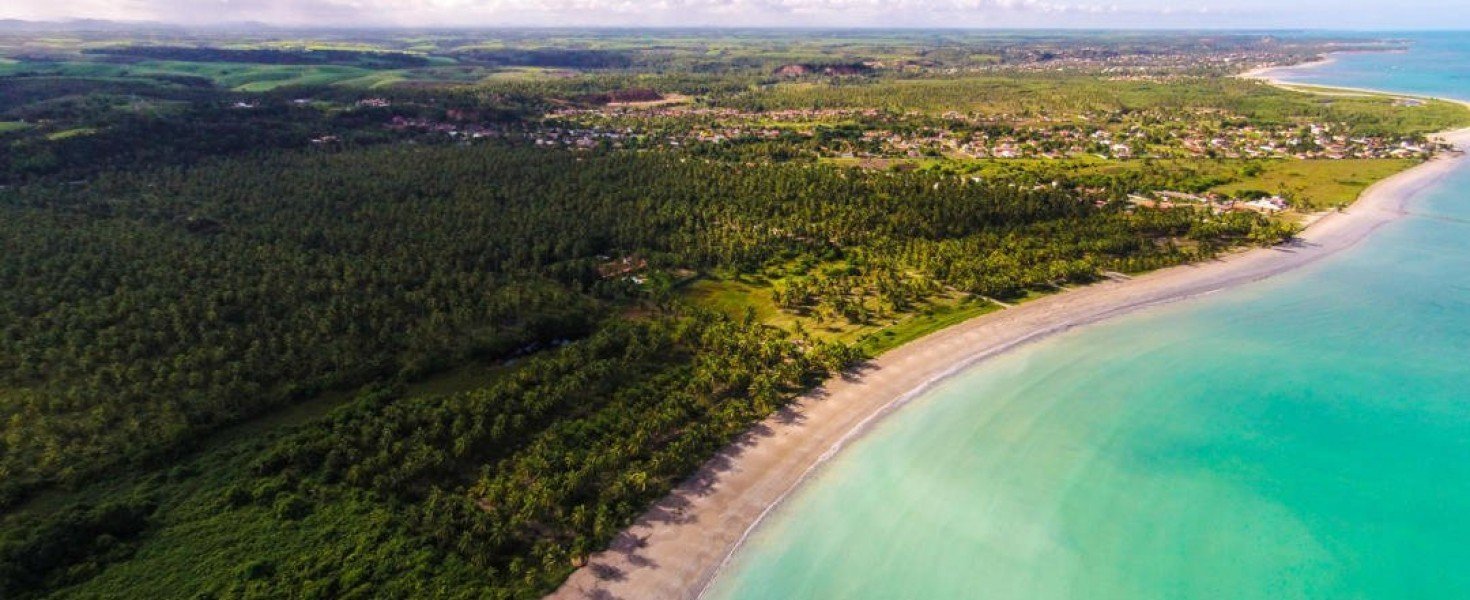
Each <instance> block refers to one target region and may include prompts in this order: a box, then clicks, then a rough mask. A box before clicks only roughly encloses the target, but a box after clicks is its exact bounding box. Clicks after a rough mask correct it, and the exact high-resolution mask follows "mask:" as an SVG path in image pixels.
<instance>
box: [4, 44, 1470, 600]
mask: <svg viewBox="0 0 1470 600" xmlns="http://www.w3.org/2000/svg"><path fill="white" fill-rule="evenodd" d="M363 35H364V36H367V37H365V38H364V39H365V40H367V41H362V40H356V41H354V40H347V41H345V42H344V41H343V40H341V39H338V38H333V39H334V40H335V41H337V42H342V43H344V44H347V43H351V44H352V46H351V47H353V48H376V50H358V49H354V50H335V49H323V50H311V51H306V50H302V49H301V42H300V40H297V39H290V40H266V41H262V40H255V39H250V40H232V41H233V42H234V43H232V44H226V43H225V41H223V40H205V41H207V42H209V43H203V42H201V41H200V40H196V39H192V38H187V39H172V38H169V37H168V36H164V35H161V36H160V39H159V40H156V43H158V44H159V45H155V46H140V45H137V44H136V43H133V41H131V40H117V39H109V40H101V39H91V38H87V42H86V44H83V46H85V47H86V48H94V49H95V50H94V51H89V52H85V53H84V52H83V51H82V50H83V49H85V48H81V47H65V48H61V49H58V48H57V46H56V45H55V44H56V42H54V41H53V40H52V39H51V38H46V37H43V36H30V37H22V38H19V39H18V41H17V40H15V39H11V38H4V37H0V50H4V49H6V48H17V49H18V50H16V51H13V52H11V55H12V56H15V57H16V58H13V59H6V60H5V61H3V62H0V147H3V148H5V150H6V151H5V152H0V252H3V254H0V598H6V599H9V598H19V599H26V598H41V597H59V598H66V597H74V598H98V597H109V598H110V597H167V598H173V597H191V598H279V597H305V598H381V597H413V598H419V597H456V598H483V597H491V598H532V597H537V596H539V595H540V594H543V593H545V592H547V591H548V590H550V589H552V588H554V587H555V586H556V585H557V584H558V583H559V582H560V581H562V580H563V579H564V578H565V576H566V575H567V574H568V573H569V572H571V570H573V569H575V568H578V567H579V566H582V565H584V564H585V561H586V558H587V556H588V555H590V554H591V553H593V552H595V551H597V550H598V549H600V548H603V547H605V546H606V545H607V544H608V543H609V542H610V540H612V539H613V536H614V535H616V534H617V532H619V531H620V530H621V529H622V528H624V527H625V526H626V525H627V524H628V523H629V522H631V520H632V519H633V518H635V517H636V516H637V515H639V514H640V513H641V512H642V511H643V510H645V509H646V507H648V506H649V504H650V503H651V502H653V501H654V500H656V499H657V498H660V497H662V496H663V495H664V494H666V493H667V492H668V490H670V489H671V488H672V487H673V486H675V485H676V484H678V483H679V482H680V481H681V480H682V479H683V478H684V477H687V476H688V475H689V474H690V473H692V472H694V470H695V469H696V468H697V466H698V465H700V464H701V463H702V462H703V461H705V460H706V459H707V458H708V457H710V456H712V455H713V454H714V453H715V452H716V451H717V450H718V449H720V448H722V447H724V446H725V445H726V444H728V443H730V442H731V440H733V439H735V438H736V436H738V435H739V434H741V433H742V432H746V431H750V428H751V426H752V425H754V424H755V423H757V422H758V421H759V420H761V419H763V418H765V417H767V416H769V415H771V414H772V413H773V412H775V411H776V410H778V409H779V408H781V407H782V406H784V405H785V404H786V403H788V402H790V401H791V400H792V399H793V398H796V397H797V396H798V395H800V394H802V393H804V392H806V391H808V390H811V389H813V388H814V387H815V386H818V385H820V384H821V383H822V382H823V381H824V380H826V378H828V377H832V376H835V375H837V374H839V373H841V372H843V371H844V370H846V369H851V368H854V367H857V366H860V365H861V363H862V361H864V360H865V359H866V358H868V357H869V356H870V352H872V351H876V350H875V349H877V350H881V349H883V348H885V347H891V346H884V345H883V344H881V343H865V342H864V338H862V337H861V336H864V335H870V334H869V333H862V332H878V331H886V332H888V333H889V334H893V329H897V328H901V327H904V326H906V325H907V324H911V323H912V322H914V321H918V320H921V319H922V318H924V317H933V316H934V315H935V314H937V313H942V312H943V311H946V310H949V311H954V312H950V313H945V314H947V315H950V316H955V315H958V317H963V316H968V315H974V314H982V313H983V312H987V311H990V310H998V309H999V308H1000V307H1001V306H1002V305H1003V304H1008V303H1010V302H1015V301H1024V300H1026V299H1028V298H1031V297H1034V296H1036V295H1039V294H1046V293H1055V292H1058V291H1060V290H1062V289H1064V288H1065V287H1067V286H1070V285H1075V284H1085V283H1088V282H1092V281H1095V280H1097V279H1099V278H1102V277H1108V276H1116V274H1117V273H1135V272H1141V271H1146V270H1150V269H1156V268H1161V267H1166V266H1170V265H1176V264H1181V263H1186V262H1189V261H1197V260H1204V259H1208V258H1210V257H1212V256H1216V255H1218V254H1219V253H1221V252H1226V251H1229V250H1230V249H1233V248H1237V247H1241V246H1245V245H1256V244H1261V245H1268V244H1274V243H1279V242H1281V241H1283V240H1285V239H1287V238H1289V237H1290V236H1291V235H1292V234H1293V233H1294V232H1295V231H1296V226H1295V225H1294V224H1293V223H1292V222H1290V221H1289V220H1287V219H1282V218H1277V217H1271V216H1266V215H1263V214H1258V213H1256V212H1248V211H1211V210H1208V209H1207V208H1201V207H1197V206H1178V207H1172V208H1171V207H1150V206H1140V205H1135V204H1133V203H1130V201H1129V197H1130V196H1132V195H1135V194H1137V193H1139V192H1143V191H1149V190H1159V189H1174V190H1185V191H1193V192H1205V191H1207V190H1210V189H1215V188H1217V187H1219V186H1222V185H1226V184H1234V185H1238V186H1242V187H1245V188H1246V189H1248V190H1249V193H1251V194H1253V195H1255V196H1263V195H1267V194H1268V192H1265V191H1259V190H1254V189H1249V186H1250V185H1251V184H1253V183H1254V181H1255V180H1253V179H1252V178H1253V177H1256V176H1257V175H1260V174H1261V173H1263V172H1267V171H1268V170H1267V169H1266V168H1265V167H1263V166H1262V165H1261V164H1260V162H1259V161H1246V160H1244V159H1241V160H1235V161H1225V160H1216V159H1213V158H1208V159H1207V158H1197V159H1196V158H1189V159H1178V160H1168V161H1166V160H1155V159H1153V158H1143V159H1140V160H1130V161H1123V160H1112V159H1109V158H1107V157H1092V156H1090V155H1089V156H1083V157H1072V158H1069V159H1067V160H1058V161H1033V162H1023V161H1013V162H1005V161H990V160H983V161H982V160H969V159H959V158H952V157H947V156H945V155H943V154H942V153H938V152H933V153H929V154H923V153H920V152H918V151H915V152H914V155H913V156H907V155H906V156H905V158H906V159H912V161H914V162H892V163H881V164H885V165H889V164H891V166H889V167H875V166H873V165H863V164H860V163H858V162H842V161H840V160H834V159H833V158H834V157H832V156H831V154H832V152H831V151H832V149H833V148H837V147H839V146H840V144H842V143H846V142H854V143H856V142H859V141H863V140H864V139H865V136H867V137H868V138H875V137H877V136H878V134H879V133H881V135H882V136H888V135H894V136H902V135H931V134H932V135H939V133H940V132H944V133H946V134H948V133H953V132H964V133H965V134H966V135H971V134H974V135H986V136H994V137H996V138H1000V137H1005V136H1016V135H1020V134H1022V133H1023V132H1024V131H1026V129H1025V128H1027V127H1033V126H1035V124H1036V123H1038V122H1042V121H1043V120H1045V119H1049V118H1051V117H1050V116H1048V115H1055V116H1058V118H1061V116H1060V115H1061V113H1064V112H1066V113H1073V112H1088V111H1094V112H1096V114H1092V113H1089V114H1068V115H1067V116H1066V117H1065V118H1067V119H1072V120H1074V121H1077V122H1082V121H1089V120H1094V119H1095V120H1096V121H1097V123H1098V125H1097V126H1098V127H1099V129H1098V130H1097V131H1102V130H1103V129H1107V128H1111V129H1109V131H1114V132H1117V133H1119V135H1120V136H1122V135H1133V134H1134V133H1135V130H1134V129H1130V128H1132V127H1134V126H1135V125H1137V127H1138V129H1137V130H1136V132H1137V133H1138V134H1140V137H1139V138H1138V139H1140V140H1144V141H1147V139H1148V138H1149V136H1150V135H1151V132H1150V131H1146V130H1145V129H1144V128H1145V126H1157V127H1164V126H1165V125H1166V124H1168V123H1174V122H1179V121H1181V120H1184V119H1189V118H1198V119H1201V120H1203V119H1204V117H1200V115H1208V118H1210V119H1214V120H1216V121H1222V122H1223V121H1228V122H1230V124H1231V126H1232V127H1236V128H1237V129H1243V128H1256V127H1262V128H1264V127H1269V126H1274V125H1280V124H1285V126H1289V127H1291V128H1298V127H1300V128H1302V129H1306V128H1309V127H1310V126H1311V125H1313V124H1314V123H1313V122H1311V120H1312V119H1331V120H1332V121H1333V122H1334V123H1336V124H1340V125H1342V126H1343V127H1344V129H1343V131H1344V132H1347V131H1352V132H1354V133H1364V132H1373V131H1385V132H1391V133H1393V134H1395V135H1418V134H1420V133H1422V132H1424V131H1429V130H1432V129H1435V128H1439V127H1441V126H1443V125H1444V124H1446V123H1451V122H1457V119H1463V116H1464V115H1463V114H1461V113H1460V112H1452V111H1450V110H1449V109H1447V108H1446V107H1444V106H1438V105H1430V106H1418V107H1415V108H1414V109H1412V110H1411V109H1409V108H1406V107H1402V106H1399V105H1398V104H1397V103H1395V102H1394V101H1393V100H1391V99H1385V98H1378V99H1339V100H1335V101H1331V102H1326V101H1322V100H1320V99H1316V98H1313V97H1311V96H1308V95H1305V94H1295V93H1288V92H1283V91H1277V90H1272V89H1269V88H1266V87H1265V86H1262V85H1260V84H1255V83H1248V82H1240V81H1234V80H1230V81H1217V80H1216V79H1214V78H1211V77H1203V76H1201V75H1202V74H1204V75H1209V74H1211V73H1217V72H1220V71H1222V70H1223V69H1225V68H1227V67H1225V66H1222V65H1227V64H1233V63H1231V61H1235V60H1241V59H1242V57H1247V58H1249V57H1266V58H1270V59H1272V60H1281V61H1291V60H1297V59H1300V58H1301V57H1302V56H1303V55H1304V53H1306V52H1308V50H1309V49H1310V48H1312V47H1314V46H1312V45H1311V44H1309V43H1306V42H1302V43H1300V44H1290V45H1282V44H1280V43H1278V42H1275V41H1270V40H1260V39H1256V38H1252V37H1250V36H1242V37H1240V38H1229V39H1227V40H1226V41H1224V42H1211V43H1212V44H1219V46H1218V47H1207V46H1209V44H1202V43H1201V42H1199V41H1198V40H1192V39H1190V38H1167V39H1165V38H1157V37H1149V36H1144V37H1124V38H1118V39H1114V38H1097V39H1093V38H1086V37H1072V36H1037V37H1036V38H1034V39H1028V40H1011V39H1001V38H985V39H978V38H977V39H971V38H970V37H967V36H964V35H960V34H954V35H949V34H942V35H941V34H907V35H899V34H892V35H878V34H871V35H870V34H864V33H854V34H851V36H849V37H836V38H833V39H819V40H806V39H804V38H800V37H793V36H790V35H785V34H775V33H759V34H757V33H747V34H742V35H734V34H730V35H726V34H714V33H712V34H709V35H708V36H703V37H702V36H699V35H694V34H691V33H688V32H666V33H664V34H661V35H662V36H663V37H660V38H658V39H657V43H650V42H649V40H648V39H645V38H643V37H640V36H641V35H642V34H612V33H597V34H591V33H567V34H565V37H564V38H562V39H560V40H558V43H547V42H545V41H544V40H542V39H540V38H539V37H534V36H533V37H526V36H525V35H524V34H516V33H508V34H505V35H504V36H502V38H503V39H498V41H495V42H494V43H487V42H486V41H485V40H483V39H478V38H476V37H475V36H469V35H468V34H464V33H458V34H453V35H451V34H448V33H443V34H435V35H428V34H425V35H424V36H422V37H413V38H409V37H397V38H394V37H391V36H388V37H384V38H381V39H380V38H377V37H373V36H370V35H368V34H363ZM375 35H377V34H375ZM383 35H385V36H386V34H383ZM83 37H85V36H83ZM103 42H106V43H103ZM123 42H128V43H123ZM257 42H258V43H259V44H260V47H246V46H247V45H248V43H257ZM267 42H268V43H267ZM359 42H360V43H359ZM226 45H228V46H229V49H225V46H226ZM323 46H324V47H325V46H330V44H323ZM410 48H413V50H412V51H411V53H409V52H410V50H409V49H410ZM37 53H39V54H44V56H38V55H37ZM48 53H49V54H48ZM982 55H983V56H982ZM424 57H429V58H424ZM1119 57H1124V58H1127V57H1131V58H1129V60H1137V61H1138V63H1137V72H1138V73H1144V74H1152V73H1156V72H1158V71H1160V70H1165V71H1167V70H1168V69H1174V71H1168V73H1169V77H1171V78H1172V77H1174V76H1176V75H1179V74H1180V73H1181V72H1187V73H1188V77H1187V78H1186V79H1167V78H1166V79H1155V80H1149V81H1132V80H1116V79H1110V78H1103V77H1098V76H1097V73H1096V72H1093V73H1092V74H1091V75H1086V74H1078V72H1079V71H1084V70H1085V69H1088V68H1096V67H1097V65H1098V64H1102V63H1103V62H1106V63H1108V64H1113V63H1114V62H1115V61H1117V60H1119ZM1227 59H1228V60H1227ZM1041 64H1045V65H1047V67H1046V68H1048V69H1050V68H1053V67H1056V68H1058V69H1063V68H1064V69H1068V70H1069V71H1066V72H1057V73H1043V74H1038V73H1035V72H1031V71H1026V70H1025V69H1026V68H1027V67H1030V66H1036V65H1041ZM1178 64H1189V65H1199V64H1203V65H1206V66H1204V67H1197V66H1191V67H1188V68H1184V67H1178V66H1177V65H1178ZM996 65H1009V66H1011V67H1014V68H1015V69H1017V70H1016V71H1014V72H1008V73H1006V74H1002V75H997V74H995V73H991V72H989V71H988V70H989V69H992V68H993V67H996ZM1211 65H1213V66H1211ZM837 67H842V68H837ZM946 69H975V70H986V72H985V73H983V74H982V73H978V71H975V72H969V71H967V72H966V73H964V74H962V75H952V74H951V75H946V73H945V70H946ZM629 104H642V105H643V106H640V107H636V108H630V107H628V106H627V105H629ZM618 105H622V106H618ZM674 107H677V109H675V108H674ZM839 109H853V110H854V111H862V112H863V113H864V114H861V115H857V116H853V115H851V114H848V113H840V112H839V113H831V112H820V111H827V110H839ZM636 111H644V112H636ZM781 111H788V112H781ZM1098 111H1100V112H1098ZM951 112H964V113H966V114H963V115H959V114H949V113H951ZM1462 112H1463V111H1462ZM793 115H795V116H793ZM1099 115H1101V116H1099ZM722 119H726V120H727V121H721V120H722ZM783 119H786V120H783ZM589 123H591V124H589ZM1068 126H1069V127H1072V126H1073V125H1068ZM640 127H641V128H642V129H639V128H640ZM716 127H724V128H734V129H740V130H741V131H742V133H741V134H740V135H739V136H732V137H725V136H723V135H720V136H716V135H715V134H714V133H713V130H714V128H716ZM1048 127H1050V125H1048ZM758 129H769V130H771V131H772V133H770V134H769V135H767V134H765V133H764V132H762V133H761V135H756V134H755V133H754V132H755V131H756V130H758ZM1079 131H1080V129H1079ZM1293 131H1294V129H1293ZM1152 133H1154V134H1156V133H1157V132H1152ZM1212 133H1213V132H1212ZM660 136H669V137H660ZM1155 137H1159V136H1157V135H1155ZM1144 141H1140V142H1139V144H1141V145H1142V144H1144ZM869 142H871V139H869ZM864 143H867V142H864ZM1159 143H1160V144H1162V143H1163V142H1162V141H1160V142H1159ZM823 152H826V154H823ZM849 158H851V157H849ZM1365 160H1369V159H1365ZM920 161H927V164H925V165H924V166H922V167H919V166H917V164H918V163H919V162H920ZM1411 162H1412V160H1411V159H1401V160H1398V161H1393V162H1392V163H1391V164H1381V163H1374V164H1376V165H1377V169H1378V170H1377V171H1374V172H1375V173H1376V172H1384V173H1386V172H1391V171H1392V170H1393V169H1399V168H1403V167H1405V166H1407V165H1408V164H1411ZM1349 166H1351V165H1349ZM1324 172H1325V171H1324ZM1342 172H1343V170H1342V169H1338V170H1333V171H1331V172H1330V173H1329V174H1328V175H1322V177H1323V178H1326V179H1331V180H1332V183H1333V184H1334V185H1337V186H1339V187H1341V188H1342V189H1358V188H1355V187H1354V186H1358V185H1367V182H1366V181H1364V182H1356V181H1349V182H1346V183H1344V182H1343V181H1344V177H1343V176H1340V175H1341V173H1342ZM1334 189H1336V188H1334ZM696 292H698V293H696ZM702 294H703V295H702ZM711 296H712V297H714V300H710V297H711ZM956 307H958V308H956ZM966 311H968V312H966ZM958 317H956V318H958ZM947 322H954V321H947ZM922 331H923V330H922V329H910V330H908V331H907V332H905V335H907V336H909V337H903V336H895V339H900V340H901V339H912V338H913V337H916V336H917V335H920V334H921V333H922ZM866 340H867V342H871V341H872V338H871V337H870V338H866ZM894 343H897V342H894ZM601 575H603V576H607V577H616V576H618V574H617V573H611V572H609V573H602V574H601Z"/></svg>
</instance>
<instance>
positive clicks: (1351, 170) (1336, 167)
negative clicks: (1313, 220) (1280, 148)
mask: <svg viewBox="0 0 1470 600" xmlns="http://www.w3.org/2000/svg"><path fill="white" fill-rule="evenodd" d="M1257 164H1259V165H1260V167H1261V169H1260V172H1259V174H1256V175H1251V176H1242V177H1240V178H1239V179H1237V180H1236V181H1232V182H1230V183H1228V184H1224V185H1219V186H1215V187H1214V188H1213V190H1214V191H1216V192H1220V193H1222V194H1229V195H1232V196H1239V195H1241V194H1242V193H1245V192H1248V191H1252V190H1255V191H1263V192H1266V193H1269V194H1281V195H1283V196H1285V197H1287V198H1290V199H1292V200H1294V201H1295V202H1296V203H1297V204H1298V205H1300V206H1302V207H1303V208H1306V209H1314V208H1315V209H1331V208H1337V207H1340V206H1346V205H1348V204H1352V202H1353V201H1354V200H1357V198H1358V196H1359V195H1360V194H1362V193H1363V190H1365V189H1367V188H1368V186H1369V185H1372V184H1373V182H1375V181H1379V180H1381V179H1384V178H1386V177H1388V176H1389V175H1393V174H1394V173H1397V172H1399V171H1403V170H1405V169H1408V168H1409V167H1412V166H1414V165H1415V164H1417V162H1416V161H1412V160H1396V159H1357V160H1274V161H1264V162H1260V163H1257Z"/></svg>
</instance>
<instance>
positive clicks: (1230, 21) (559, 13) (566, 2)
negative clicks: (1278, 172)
mask: <svg viewBox="0 0 1470 600" xmlns="http://www.w3.org/2000/svg"><path fill="white" fill-rule="evenodd" d="M7 18H9V19H26V20H65V19H110V20H126V21H160V22H166V23H178V24H186V25H208V24H220V23H240V22H261V23H269V24H273V25H287V26H314V27H319V26H343V27H346V26H405V27H425V26H429V27H433V26H467V27H501V26H543V27H544V26H551V27H556V26H569V27H587V26H607V27H642V26H648V27H711V26H713V27H721V26H724V27H956V28H1100V29H1118V28H1123V29H1134V28H1190V29H1193V28H1262V29H1273V28H1282V29H1301V28H1306V29H1470V0H1193V1H1178V0H0V19H7Z"/></svg>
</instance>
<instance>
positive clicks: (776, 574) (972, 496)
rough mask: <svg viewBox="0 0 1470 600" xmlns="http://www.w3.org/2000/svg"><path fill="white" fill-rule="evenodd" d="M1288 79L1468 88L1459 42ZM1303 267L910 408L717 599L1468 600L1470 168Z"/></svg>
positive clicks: (714, 593)
mask: <svg viewBox="0 0 1470 600" xmlns="http://www.w3.org/2000/svg"><path fill="white" fill-rule="evenodd" d="M1456 38H1467V39H1470V36H1465V35H1459V36H1442V35H1440V36H1433V35H1432V36H1425V37H1423V39H1422V40H1421V42H1420V44H1419V45H1418V46H1417V47H1416V49H1415V50H1414V51H1412V52H1409V53H1402V54H1388V55H1353V56H1347V57H1344V58H1342V59H1340V60H1339V61H1338V62H1336V63H1334V64H1332V65H1329V66H1326V67H1323V68H1320V69H1317V70H1312V71H1306V72H1304V73H1309V75H1294V76H1293V78H1294V79H1299V80H1301V81H1310V82H1312V83H1324V84H1337V85H1350V86H1363V87H1377V88H1389V89H1401V90H1405V91H1412V92H1417V93H1432V94H1437V95H1452V96H1457V97H1463V98H1470V78H1467V77H1466V73H1467V69H1470V67H1467V65H1470V43H1466V42H1460V41H1459V40H1458V39H1456ZM1412 212H1413V213H1414V215H1413V216H1411V217H1409V218H1406V219H1404V220H1401V221H1399V222H1396V223H1394V224H1392V225H1389V226H1388V227H1386V228H1384V229H1382V230H1380V231H1379V232H1377V233H1375V234H1374V235H1373V236H1372V237H1370V238H1369V239H1368V240H1367V241H1366V242H1364V243H1363V244H1361V245H1359V246H1358V247H1356V248H1354V249H1352V250H1349V251H1347V252H1344V253H1342V254H1340V255H1337V256H1334V257H1332V258H1330V259H1328V260H1326V261H1323V262H1321V263H1318V264H1316V265H1314V266H1311V267H1308V268H1306V269H1303V270H1300V271H1296V272H1293V273H1290V274H1287V275H1284V276H1281V277H1277V278H1275V279H1272V280H1268V281H1265V282H1261V283H1257V284H1252V285H1248V286H1244V287H1241V288H1237V289H1233V290H1230V291H1227V292H1223V293H1219V294H1215V295H1213V296H1209V297H1206V298H1201V299H1196V300H1192V301H1188V302H1182V303H1178V304H1174V305H1170V306H1166V307H1161V308H1157V309H1152V310H1149V311H1146V312H1143V313H1138V314H1134V315H1131V316H1127V317H1123V318H1119V319H1116V320H1113V321H1109V322H1106V323H1103V324H1099V325H1096V326H1093V327H1089V328H1085V329H1082V330H1079V331H1075V332H1071V333H1068V334H1064V335H1061V336H1058V337H1054V338H1051V339H1049V340H1046V341H1043V342H1040V343H1037V344H1034V345H1031V346H1028V347H1025V348H1023V349H1021V350H1019V351H1016V352H1013V353H1010V354H1007V355H1005V356H1003V357H1000V358H998V359H996V360H992V361H989V362H986V363H983V364H981V365H979V366H978V367H976V368H974V369H971V370H970V371H968V372H966V373H964V374H962V375H960V376H958V377H955V378H953V379H951V380H949V381H948V382H946V383H945V384H943V385H941V386H939V387H938V388H936V389H935V390H933V391H932V392H931V393H928V394H926V395H925V396H923V397H922V398H920V399H917V400H915V401H914V402H913V403H912V404H910V405H909V406H908V407H906V408H904V409H902V410H900V411H899V412H898V413H896V414H895V415H893V416H891V417H889V418H888V419H886V420H885V421H883V422H882V423H881V424H880V425H879V426H878V427H876V428H875V429H874V430H873V431H872V432H871V433H870V434H869V435H867V436H865V437H864V438H863V439H862V440H860V441H859V442H857V443H854V444H852V445H851V446H849V447H848V448H847V449H846V450H844V451H843V452H842V453H841V454H840V455H839V456H838V457H837V458H835V459H834V460H833V461H832V462H831V463H829V464H828V465H827V466H826V467H824V468H823V469H821V470H820V472H819V473H818V474H817V475H816V476H815V477H814V478H813V479H811V480H810V481H808V482H807V483H806V484H804V485H803V487H802V488H801V489H800V490H798V491H797V492H796V493H795V494H793V495H792V496H791V498H790V499H788V501H787V502H786V504H784V505H783V506H781V507H780V508H778V509H777V510H775V511H773V513H772V515H771V516H770V517H769V518H768V519H767V521H766V522H765V523H763V524H762V525H761V526H760V527H759V528H758V529H757V531H756V532H755V533H754V534H753V535H752V537H751V539H750V540H749V541H748V542H747V544H746V545H745V546H744V547H743V548H742V549H741V550H740V551H739V552H737V554H736V555H735V557H734V559H733V561H732V563H731V565H730V566H729V567H728V568H727V569H726V570H725V571H724V572H723V573H722V574H721V575H720V577H719V578H718V579H717V580H716V582H715V584H714V585H713V586H712V588H711V590H710V593H709V596H710V597H712V598H741V599H746V598H875V599H877V598H883V599H891V598H1027V599H1031V598H1089V599H1093V598H1160V597H1171V598H1174V597H1188V598H1218V597H1229V598H1273V599H1274V598H1301V597H1312V598H1385V597H1392V598H1403V597H1433V598H1447V597H1470V544H1467V543H1466V540H1470V221H1467V220H1470V169H1462V170H1461V171H1460V172H1459V173H1456V174H1455V175H1454V176H1452V177H1451V179H1450V180H1448V181H1446V182H1445V183H1444V184H1442V185H1440V186H1438V187H1437V188H1436V189H1435V190H1432V191H1430V192H1428V193H1427V194H1425V195H1424V196H1422V197H1420V198H1418V199H1416V200H1415V201H1414V203H1413V204H1412Z"/></svg>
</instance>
